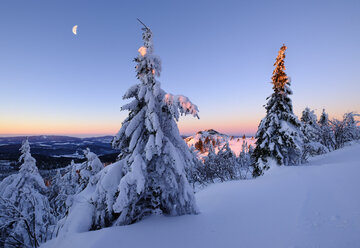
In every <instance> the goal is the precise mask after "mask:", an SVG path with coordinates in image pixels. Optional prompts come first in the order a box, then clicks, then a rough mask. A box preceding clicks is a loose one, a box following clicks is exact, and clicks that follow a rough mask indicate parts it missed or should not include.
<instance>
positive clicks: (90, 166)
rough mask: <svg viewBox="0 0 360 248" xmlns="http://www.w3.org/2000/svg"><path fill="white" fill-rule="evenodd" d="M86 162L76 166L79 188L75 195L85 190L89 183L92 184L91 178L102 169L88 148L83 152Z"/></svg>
mask: <svg viewBox="0 0 360 248" xmlns="http://www.w3.org/2000/svg"><path fill="white" fill-rule="evenodd" d="M83 152H84V156H85V158H86V161H85V162H84V163H82V164H81V165H79V166H77V171H79V188H78V189H77V193H79V192H80V191H82V190H83V189H85V188H86V186H87V185H88V184H89V183H94V182H93V181H92V180H93V177H94V176H95V175H96V174H97V173H98V172H99V171H101V170H102V169H103V168H104V165H103V164H102V163H101V161H100V159H99V158H98V156H97V155H96V154H95V153H93V152H91V151H90V149H89V148H86V150H83Z"/></svg>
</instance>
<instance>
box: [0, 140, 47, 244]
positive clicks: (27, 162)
mask: <svg viewBox="0 0 360 248" xmlns="http://www.w3.org/2000/svg"><path fill="white" fill-rule="evenodd" d="M20 151H21V156H20V159H19V162H22V165H21V166H20V171H19V173H17V174H14V175H11V176H9V177H7V178H5V179H4V180H3V181H2V182H1V183H0V232H1V238H2V239H1V241H0V244H1V245H3V246H4V247H38V246H39V245H40V243H42V242H45V241H46V240H47V239H48V238H49V235H50V229H49V227H50V226H51V225H52V224H53V223H54V217H53V215H52V212H51V209H50V205H49V201H48V198H47V196H46V194H47V188H46V186H45V184H44V180H43V178H42V177H41V176H40V174H39V172H38V169H37V167H36V160H35V159H34V158H33V157H32V156H31V153H30V145H29V141H28V140H27V139H26V140H25V141H24V142H23V144H22V146H21V148H20Z"/></svg>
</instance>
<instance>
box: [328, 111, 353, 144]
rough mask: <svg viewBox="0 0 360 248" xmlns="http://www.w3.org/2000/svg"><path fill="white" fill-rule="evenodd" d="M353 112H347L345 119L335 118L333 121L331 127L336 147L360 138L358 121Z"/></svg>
mask: <svg viewBox="0 0 360 248" xmlns="http://www.w3.org/2000/svg"><path fill="white" fill-rule="evenodd" d="M355 116H359V115H358V114H354V113H353V112H349V113H345V114H344V117H343V119H342V120H341V121H340V120H337V119H334V120H332V121H331V127H332V130H333V132H334V137H335V149H339V148H341V147H343V146H344V145H345V143H346V142H349V141H353V140H357V139H359V138H360V132H359V130H360V129H359V127H358V126H357V124H358V123H359V122H358V121H356V120H355Z"/></svg>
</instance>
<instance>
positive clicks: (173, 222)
mask: <svg viewBox="0 0 360 248" xmlns="http://www.w3.org/2000/svg"><path fill="white" fill-rule="evenodd" d="M359 189H360V144H355V145H353V146H350V147H346V148H344V149H342V150H338V151H335V152H332V153H328V154H326V155H323V156H320V157H316V158H314V159H312V160H311V161H310V163H309V164H308V165H305V166H297V167H295V166H294V167H281V168H274V169H272V170H271V171H268V173H266V175H265V176H263V177H260V178H258V179H256V180H248V181H233V182H228V183H223V184H216V185H212V186H210V187H208V188H206V189H205V190H203V191H201V192H199V193H197V195H196V198H197V201H198V205H199V207H200V210H201V214H199V215H193V216H180V217H150V218H147V219H145V220H143V221H141V222H139V223H137V224H133V225H130V226H122V227H111V228H107V229H103V230H99V231H94V232H86V233H78V234H68V235H67V236H66V237H65V238H57V239H55V240H52V241H50V242H48V243H47V244H45V245H43V247H66V248H69V247H107V248H109V247H164V248H168V247H172V248H175V247H197V248H200V247H206V248H209V247H247V248H249V247H276V248H279V247H294V248H295V247H301V248H302V247H325V248H330V247H342V248H344V247H360V197H359Z"/></svg>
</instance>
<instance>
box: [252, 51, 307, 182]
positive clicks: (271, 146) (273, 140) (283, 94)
mask: <svg viewBox="0 0 360 248" xmlns="http://www.w3.org/2000/svg"><path fill="white" fill-rule="evenodd" d="M286 48H287V47H286V46H285V45H283V46H282V47H281V49H280V51H279V54H278V56H277V58H276V62H275V64H274V66H275V70H274V72H273V76H272V84H273V90H274V93H273V94H272V95H271V96H270V97H268V98H269V101H268V102H267V104H266V106H265V109H266V116H265V118H264V119H262V121H261V122H260V124H259V128H258V131H257V133H256V139H257V140H256V147H255V150H254V153H253V158H254V164H253V167H254V172H253V174H254V176H259V175H261V174H262V173H263V171H264V170H266V169H268V168H269V160H271V159H274V160H275V161H276V162H277V164H278V165H295V164H299V163H300V162H301V157H302V147H303V134H302V132H301V130H300V127H301V123H300V121H299V120H298V118H297V117H296V115H294V113H293V107H292V102H291V99H290V97H289V96H290V95H291V94H292V91H291V90H290V80H289V78H288V77H287V75H286V73H285V64H284V59H285V50H286Z"/></svg>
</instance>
